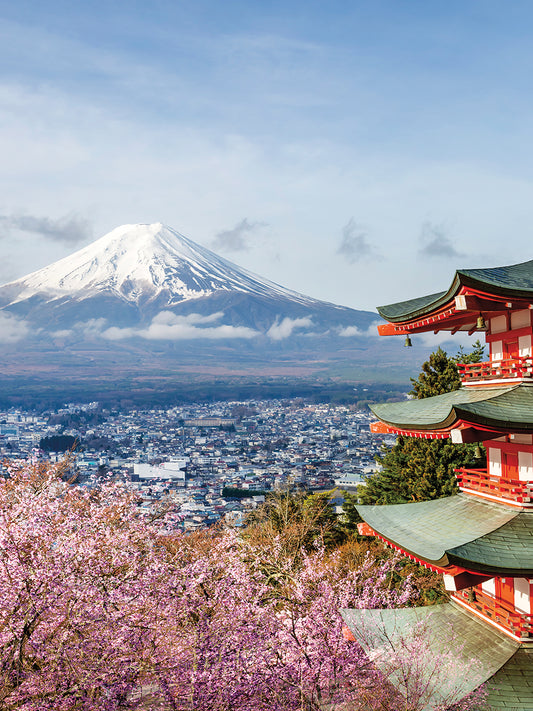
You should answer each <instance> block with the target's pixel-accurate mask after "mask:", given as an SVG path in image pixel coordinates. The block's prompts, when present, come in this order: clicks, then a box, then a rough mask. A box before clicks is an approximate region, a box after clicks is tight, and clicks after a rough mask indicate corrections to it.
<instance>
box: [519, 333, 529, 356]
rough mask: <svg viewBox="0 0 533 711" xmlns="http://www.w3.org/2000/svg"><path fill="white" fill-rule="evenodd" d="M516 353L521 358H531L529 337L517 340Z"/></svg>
mask: <svg viewBox="0 0 533 711" xmlns="http://www.w3.org/2000/svg"><path fill="white" fill-rule="evenodd" d="M518 352H519V355H520V357H521V358H527V357H529V356H531V335H527V336H520V337H519V338H518Z"/></svg>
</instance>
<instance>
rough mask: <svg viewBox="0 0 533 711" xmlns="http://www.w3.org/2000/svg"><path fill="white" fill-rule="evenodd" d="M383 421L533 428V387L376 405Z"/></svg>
mask: <svg viewBox="0 0 533 711" xmlns="http://www.w3.org/2000/svg"><path fill="white" fill-rule="evenodd" d="M372 412H373V413H374V414H375V415H376V417H377V418H378V419H380V420H381V421H382V422H385V423H387V424H388V425H391V426H392V427H397V428H398V429H405V430H410V429H412V430H435V429H442V428H446V427H451V426H453V425H454V423H455V422H457V421H458V420H461V419H463V420H466V421H467V422H472V423H474V424H480V425H486V426H492V427H496V428H498V427H503V428H513V429H514V430H515V431H521V432H524V431H529V432H531V431H533V386H531V385H529V384H524V383H521V384H520V385H508V386H506V387H498V388H495V387H490V388H488V387H486V386H480V387H470V386H469V387H463V388H460V389H459V390H454V391H453V392H450V393H444V394H443V395H436V396H434V397H428V398H424V399H422V400H404V401H402V402H390V403H384V404H381V405H373V406H372Z"/></svg>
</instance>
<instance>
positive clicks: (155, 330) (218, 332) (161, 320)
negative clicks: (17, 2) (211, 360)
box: [101, 311, 259, 341]
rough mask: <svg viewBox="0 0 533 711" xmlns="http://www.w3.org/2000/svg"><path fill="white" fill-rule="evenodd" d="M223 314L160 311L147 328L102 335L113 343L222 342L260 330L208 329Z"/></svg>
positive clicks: (240, 327) (218, 327) (252, 336)
mask: <svg viewBox="0 0 533 711" xmlns="http://www.w3.org/2000/svg"><path fill="white" fill-rule="evenodd" d="M223 315H224V313H223V312H222V311H218V312H216V313H213V314H209V315H208V316H203V315H202V314H188V315H187V316H179V315H176V314H173V313H172V312H171V311H161V312H160V313H159V314H157V315H156V316H154V318H153V319H152V322H151V324H150V325H149V326H148V327H147V328H117V327H116V326H112V327H111V328H108V329H106V330H105V331H102V333H101V335H102V337H103V338H106V339H108V340H110V341H118V340H123V339H125V338H145V339H146V340H150V341H157V340H161V341H184V340H195V339H199V338H207V339H210V340H221V339H224V338H231V339H233V338H245V339H249V338H255V337H256V336H258V335H259V332H258V331H255V330H254V329H252V328H247V327H246V326H231V325H227V324H221V325H218V326H206V324H211V323H214V322H216V321H219V320H220V319H221V318H222V316H223Z"/></svg>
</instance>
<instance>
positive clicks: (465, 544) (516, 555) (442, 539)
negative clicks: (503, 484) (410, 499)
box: [357, 494, 533, 577]
mask: <svg viewBox="0 0 533 711" xmlns="http://www.w3.org/2000/svg"><path fill="white" fill-rule="evenodd" d="M357 511H358V513H359V515H360V516H361V518H362V519H363V520H364V521H365V522H366V524H367V525H368V527H369V529H372V530H373V532H374V533H375V535H376V536H377V537H378V538H380V539H381V540H383V541H384V542H385V543H387V544H388V545H390V546H391V547H392V548H395V549H396V550H399V551H401V552H402V553H403V554H405V555H407V556H408V557H410V558H412V559H413V560H416V561H417V562H419V563H421V564H422V565H425V566H426V567H429V568H431V569H433V570H436V571H439V572H444V573H448V574H451V575H454V574H457V572H458V571H466V572H468V573H471V574H473V575H488V576H490V577H492V576H494V575H502V576H517V577H531V576H533V551H531V546H530V541H531V537H532V536H533V513H528V512H527V511H526V510H525V509H521V508H512V507H509V506H506V505H505V504H499V503H494V502H489V501H485V500H482V499H475V498H474V497H471V496H468V495H464V494H458V495H456V496H451V497H447V498H444V499H436V500H433V501H421V502H417V503H409V504H393V505H388V506H357ZM415 523H416V528H414V527H413V525H414V524H415ZM369 529H367V535H368V532H369ZM413 530H414V531H416V532H415V533H413Z"/></svg>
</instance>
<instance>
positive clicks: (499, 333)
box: [343, 260, 533, 711]
mask: <svg viewBox="0 0 533 711" xmlns="http://www.w3.org/2000/svg"><path fill="white" fill-rule="evenodd" d="M378 311H379V313H380V315H381V316H383V317H384V318H385V319H386V321H388V323H385V324H383V325H380V326H378V330H379V333H380V335H401V336H404V337H405V338H406V340H407V344H409V342H410V338H411V336H412V335H413V334H417V333H424V332H430V331H433V332H435V333H438V332H440V331H450V332H451V334H455V333H457V332H465V331H466V332H468V334H470V335H472V334H473V333H475V332H483V333H485V339H486V343H487V345H488V348H489V360H488V361H487V362H484V363H471V364H465V365H462V366H461V365H460V366H459V370H460V374H461V380H462V385H461V388H460V389H459V390H455V391H453V392H448V393H445V394H443V395H437V396H435V397H430V398H426V399H422V400H406V401H404V402H397V403H387V404H382V405H376V406H375V407H373V412H374V414H375V415H376V417H377V418H378V419H379V422H376V423H374V425H372V430H373V431H374V432H381V433H391V434H395V435H405V436H409V437H419V438H431V439H435V438H439V439H440V438H449V439H450V440H451V441H452V442H454V443H457V444H461V443H478V444H481V443H482V444H483V445H484V446H485V449H486V453H487V460H486V466H484V467H483V468H465V469H459V470H456V476H457V484H458V487H459V492H460V493H459V494H457V495H455V496H450V497H447V498H442V499H437V500H433V501H423V502H419V503H408V504H398V505H389V506H359V507H358V511H359V514H360V515H361V517H362V519H363V521H364V523H363V524H360V527H361V528H360V530H361V532H363V533H366V534H367V535H374V536H377V537H378V538H380V539H381V540H382V541H384V542H385V543H386V544H387V545H389V546H391V547H393V548H395V549H397V550H399V551H401V552H402V553H403V554H404V555H407V556H409V557H410V558H411V559H413V560H415V561H417V562H418V563H420V564H422V565H423V566H426V567H427V568H429V569H431V570H433V571H438V572H439V573H441V574H442V575H443V576H444V584H445V587H446V589H447V590H448V591H449V593H450V602H448V603H445V604H442V605H435V606H430V607H424V608H406V609H398V610H380V611H375V610H344V611H343V617H344V621H345V624H346V626H347V628H348V630H347V633H348V634H349V633H350V632H351V634H353V635H354V636H355V637H356V638H358V639H359V641H360V642H361V643H362V644H363V646H364V647H365V648H366V649H367V651H368V652H369V653H370V652H371V650H373V651H374V652H375V651H376V649H377V648H378V647H379V633H378V632H377V631H376V632H375V635H374V638H373V636H372V634H368V629H373V627H372V624H370V625H369V622H372V621H373V622H375V618H376V615H378V616H379V622H380V625H381V627H382V629H384V630H385V634H388V633H390V632H391V631H392V630H398V629H402V628H403V627H405V626H408V625H409V624H410V623H413V622H415V621H417V622H420V621H422V622H424V624H425V625H426V626H427V629H428V631H429V634H430V636H431V637H432V644H433V645H434V646H435V647H440V649H444V648H446V645H448V646H452V647H453V649H456V650H457V656H458V658H459V661H460V659H461V658H463V659H465V660H467V659H469V658H472V657H473V658H476V659H478V660H479V661H480V664H481V669H482V671H481V677H480V675H479V674H477V675H476V677H475V678H472V679H469V678H468V672H467V673H466V677H467V678H464V679H461V685H462V687H461V688H462V691H464V694H463V695H464V696H466V694H468V693H469V692H471V691H473V690H474V689H475V688H477V687H478V686H479V685H480V683H482V682H488V684H487V688H488V689H489V692H488V693H489V696H488V708H490V709H493V710H494V711H496V710H498V711H500V710H502V709H523V710H526V709H527V710H529V711H532V710H533V621H532V615H533V319H532V315H533V260H532V261H529V262H525V263H522V264H515V265H511V266H505V267H497V268H493V269H463V270H459V271H457V272H456V273H455V277H454V279H453V281H452V284H451V286H450V288H449V289H448V290H447V291H444V292H440V293H437V294H431V295H429V296H424V297H420V298H417V299H412V300H410V301H404V302H400V303H396V304H391V305H388V306H384V307H382V308H380V309H378ZM365 625H366V630H367V632H366V633H364V634H363V633H362V630H363V629H364V628H365ZM374 627H375V628H376V629H377V626H376V625H374ZM453 649H452V651H453ZM371 656H372V658H375V659H378V661H377V665H378V666H379V655H376V654H375V653H374V654H373V655H371ZM437 702H438V699H436V700H435V704H436V703H437ZM427 708H428V709H429V708H433V706H432V705H428V706H427Z"/></svg>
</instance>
